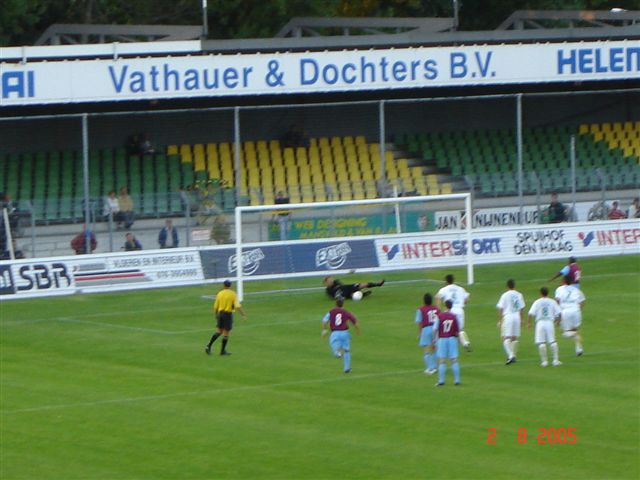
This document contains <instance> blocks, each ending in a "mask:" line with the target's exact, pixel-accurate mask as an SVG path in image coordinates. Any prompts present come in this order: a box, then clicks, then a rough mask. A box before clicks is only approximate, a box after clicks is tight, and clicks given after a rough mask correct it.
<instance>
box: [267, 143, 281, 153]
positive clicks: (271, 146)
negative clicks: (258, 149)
mask: <svg viewBox="0 0 640 480" xmlns="http://www.w3.org/2000/svg"><path fill="white" fill-rule="evenodd" d="M269 150H271V152H273V151H274V150H281V147H280V140H269Z"/></svg>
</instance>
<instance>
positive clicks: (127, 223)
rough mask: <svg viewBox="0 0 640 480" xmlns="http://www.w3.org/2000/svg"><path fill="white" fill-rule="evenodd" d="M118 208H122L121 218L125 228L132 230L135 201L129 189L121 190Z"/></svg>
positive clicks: (122, 188) (123, 188)
mask: <svg viewBox="0 0 640 480" xmlns="http://www.w3.org/2000/svg"><path fill="white" fill-rule="evenodd" d="M118 206H119V207H120V216H121V218H122V222H124V228H126V229H129V228H131V225H133V199H132V198H131V195H129V192H128V190H127V187H121V188H120V195H118Z"/></svg>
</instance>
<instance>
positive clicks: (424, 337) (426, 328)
mask: <svg viewBox="0 0 640 480" xmlns="http://www.w3.org/2000/svg"><path fill="white" fill-rule="evenodd" d="M423 300H424V304H423V305H422V306H421V307H420V308H418V309H417V310H416V319H415V323H417V324H418V339H419V342H418V344H419V345H420V346H421V347H422V348H423V350H424V366H425V371H424V373H426V374H427V375H433V374H434V373H436V372H437V371H438V370H436V354H435V349H436V343H435V340H434V338H433V326H434V324H435V323H436V321H437V320H438V314H439V313H440V310H439V309H438V307H436V306H435V305H432V302H433V299H432V297H431V294H430V293H425V294H424V298H423Z"/></svg>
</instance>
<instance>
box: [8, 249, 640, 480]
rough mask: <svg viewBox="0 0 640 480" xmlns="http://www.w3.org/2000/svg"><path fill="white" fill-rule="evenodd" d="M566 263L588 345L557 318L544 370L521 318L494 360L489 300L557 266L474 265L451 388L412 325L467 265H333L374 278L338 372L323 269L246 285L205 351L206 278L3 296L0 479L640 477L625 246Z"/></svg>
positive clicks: (633, 270)
mask: <svg viewBox="0 0 640 480" xmlns="http://www.w3.org/2000/svg"><path fill="white" fill-rule="evenodd" d="M579 260H580V263H581V265H582V268H583V275H584V276H583V287H582V288H583V291H584V293H585V295H586V297H587V302H586V305H585V309H584V313H583V328H582V332H583V336H584V346H585V354H584V355H583V356H582V357H579V358H578V357H576V356H575V353H574V349H573V342H571V341H569V340H567V339H564V338H562V337H561V336H560V335H558V333H556V335H557V338H558V344H559V348H560V360H561V361H562V362H563V365H562V366H560V367H557V368H552V367H548V368H541V367H540V366H539V357H538V353H537V349H536V348H535V346H534V344H533V330H527V329H526V327H525V328H523V332H522V337H521V341H520V347H519V353H518V363H517V364H515V365H510V366H505V365H504V352H503V349H502V345H501V342H500V340H499V331H498V329H497V327H496V320H497V315H496V308H495V304H496V302H497V300H498V298H499V296H500V294H501V293H502V292H503V291H504V290H505V282H506V280H507V278H509V277H513V278H515V279H516V282H517V285H516V288H517V289H518V290H520V291H521V292H522V293H523V294H524V296H525V300H526V302H527V311H528V308H529V307H530V306H531V303H532V302H533V300H535V299H536V298H538V289H539V288H540V287H541V286H543V285H547V286H549V288H550V290H551V294H552V293H553V290H554V289H555V286H556V285H558V283H556V282H553V283H552V284H547V280H548V279H549V278H550V277H551V276H553V274H554V273H555V272H556V271H558V270H559V268H560V267H561V266H562V264H563V262H562V261H553V262H538V263H530V264H504V265H497V266H481V267H477V268H476V284H474V285H472V286H470V287H468V290H469V291H470V293H471V299H470V302H469V304H468V306H467V309H466V312H467V313H466V319H467V320H466V323H467V325H466V331H467V333H468V334H469V336H470V338H471V341H472V343H473V346H474V351H473V352H472V353H466V352H463V351H462V352H461V358H460V363H461V367H462V368H461V375H462V385H461V386H460V387H454V386H453V385H452V378H451V371H450V370H449V371H448V372H447V385H446V386H445V387H443V388H434V383H435V382H436V379H435V377H429V376H426V375H425V374H424V373H423V370H424V365H423V361H422V353H421V349H420V348H419V347H418V346H417V338H416V334H417V327H416V326H415V324H414V323H413V320H414V315H415V309H416V308H417V307H418V306H419V305H420V303H421V299H422V295H423V293H424V292H426V291H430V292H432V293H434V294H435V292H436V291H437V289H438V288H439V287H440V286H441V285H442V279H443V277H444V275H445V274H446V273H454V274H455V275H456V280H457V281H459V282H460V283H461V284H463V285H464V281H465V274H464V269H462V268H455V269H451V270H446V271H445V270H428V271H422V272H410V273H391V274H384V275H373V276H372V275H371V274H367V275H364V274H355V275H351V276H348V277H344V278H343V280H345V281H348V280H352V281H368V280H377V279H379V278H386V280H387V283H386V285H385V286H383V287H382V288H376V289H374V291H373V295H372V296H371V297H369V298H366V299H365V300H363V301H361V302H358V303H356V302H347V303H346V308H348V309H350V310H351V311H353V312H354V313H355V314H356V316H357V317H358V318H359V320H360V325H361V329H362V335H361V336H355V335H354V336H353V341H352V369H353V371H352V373H351V374H349V375H346V374H344V373H342V361H341V360H337V359H335V358H333V357H332V355H331V354H330V351H329V347H328V342H327V340H326V338H325V339H323V338H321V336H320V330H321V318H322V316H323V315H324V314H325V313H326V311H328V310H329V309H330V308H331V306H332V305H333V302H331V301H330V300H329V299H328V298H327V297H326V296H325V294H324V292H323V291H322V290H321V289H320V288H319V287H320V283H321V279H320V278H312V279H302V280H300V279H296V280H290V281H285V280H282V281H272V282H250V283H247V284H246V287H247V291H248V292H247V296H246V299H245V302H244V306H245V310H246V311H247V314H248V319H247V320H246V321H245V320H242V318H241V317H240V316H239V315H237V316H236V319H235V325H234V330H233V333H232V335H231V339H230V342H229V345H228V350H229V351H231V352H232V353H233V355H232V356H230V357H220V356H219V355H217V353H218V352H219V349H220V341H219V340H218V342H217V343H216V344H214V347H213V352H214V355H212V356H211V357H208V356H207V355H205V353H204V351H203V347H204V345H205V343H206V342H207V340H208V339H209V337H210V335H211V333H212V331H213V328H214V321H213V319H212V314H211V303H212V302H211V297H212V295H213V294H214V293H215V291H217V290H218V289H219V286H218V285H215V286H213V285H209V286H202V287H191V288H181V289H171V290H168V289H165V290H154V291H143V292H129V293H119V294H101V295H89V296H73V297H63V298H48V299H38V300H29V301H15V302H3V303H2V304H1V305H0V308H1V312H0V313H1V330H0V333H1V344H0V346H1V352H0V360H1V365H0V374H1V385H0V387H1V394H0V395H1V397H0V399H1V413H2V416H1V421H2V427H1V428H2V431H1V452H0V468H1V471H0V478H2V479H3V480H5V479H6V480H9V479H35V478H38V479H150V478H167V479H177V478H200V479H202V478H216V479H224V478H247V479H255V478H278V479H282V478H286V479H300V478H319V479H325V478H326V479H330V478H362V479H370V478H392V479H421V478H466V479H468V478H487V479H497V478H509V479H513V478H562V479H573V478H575V479H581V480H582V479H600V478H616V479H617V478H629V479H637V478H638V476H639V475H640V470H639V458H640V455H639V454H640V432H639V425H640V415H639V412H640V408H639V406H640V391H639V390H640V389H639V387H640V375H639V373H640V368H639V367H640V361H639V360H640V358H639V351H640V348H639V347H640V341H639V340H640V338H639V332H640V325H639V320H640V257H638V256H618V257H610V258H601V259H579ZM305 287H318V288H315V289H312V288H308V289H307V288H305ZM293 288H295V289H296V290H288V289H293ZM287 290H288V291H287ZM207 297H209V298H207ZM569 428H572V429H575V430H572V432H574V433H575V435H576V442H575V443H573V444H571V443H568V442H567V443H562V444H561V443H558V442H556V443H550V440H549V429H555V431H557V432H560V431H561V430H560V429H569ZM491 429H495V435H494V436H493V435H492V436H491V437H490V433H492V432H493V431H494V430H491ZM519 429H526V442H523V440H524V436H523V433H524V432H523V430H520V431H519ZM540 429H545V432H546V435H545V436H546V438H547V440H546V443H545V444H541V443H539V442H540V441H541V440H542V439H541V438H540V439H539V434H541V432H542V430H540ZM519 433H520V439H519V438H518V434H519ZM551 437H552V439H554V438H555V436H554V435H553V432H551ZM491 439H492V441H493V442H495V443H493V444H490V443H489V441H490V440H491ZM519 440H520V442H523V443H520V442H519Z"/></svg>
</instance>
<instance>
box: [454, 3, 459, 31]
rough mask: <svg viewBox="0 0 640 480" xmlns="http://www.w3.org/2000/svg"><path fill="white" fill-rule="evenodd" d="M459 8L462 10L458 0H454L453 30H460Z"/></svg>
mask: <svg viewBox="0 0 640 480" xmlns="http://www.w3.org/2000/svg"><path fill="white" fill-rule="evenodd" d="M459 10H460V4H459V3H458V0H453V30H454V31H457V30H458V25H459V22H460V17H459Z"/></svg>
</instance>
